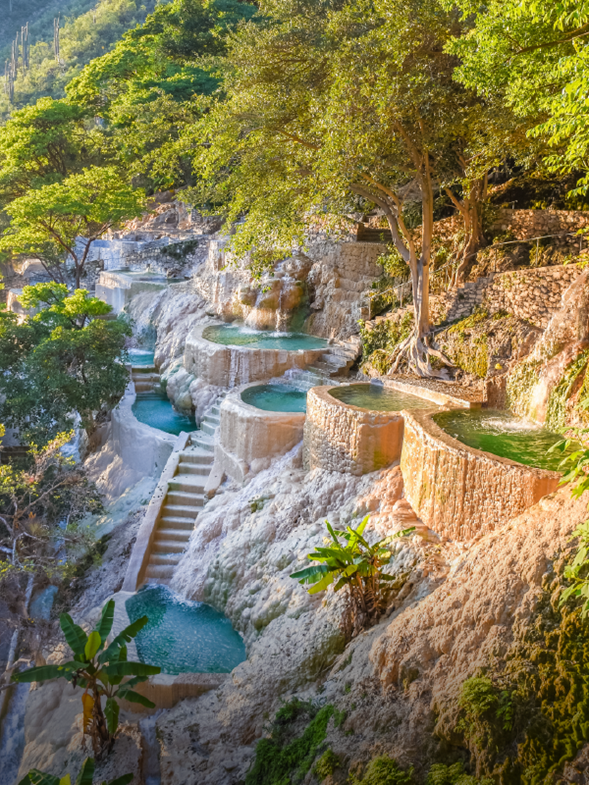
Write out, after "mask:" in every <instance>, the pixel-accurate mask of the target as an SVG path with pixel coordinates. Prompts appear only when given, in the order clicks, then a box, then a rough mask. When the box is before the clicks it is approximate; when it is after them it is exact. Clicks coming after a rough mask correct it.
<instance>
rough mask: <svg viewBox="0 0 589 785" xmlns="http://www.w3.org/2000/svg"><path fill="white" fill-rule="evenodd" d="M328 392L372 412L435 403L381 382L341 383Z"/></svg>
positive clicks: (392, 410)
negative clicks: (385, 385)
mask: <svg viewBox="0 0 589 785" xmlns="http://www.w3.org/2000/svg"><path fill="white" fill-rule="evenodd" d="M329 394H330V395H331V396H332V397H333V398H335V399H336V400H337V401H341V402H342V403H347V404H348V405H350V406H358V407H359V408H360V409H367V410H369V411H373V412H400V411H402V410H403V409H431V408H432V407H435V404H434V403H432V402H431V401H426V400H425V399H424V398H418V397H417V396H416V395H411V394H410V393H405V392H398V391H397V390H393V389H391V388H390V387H384V386H383V385H381V384H370V383H364V384H342V385H341V386H340V387H333V388H332V389H331V390H330V391H329Z"/></svg>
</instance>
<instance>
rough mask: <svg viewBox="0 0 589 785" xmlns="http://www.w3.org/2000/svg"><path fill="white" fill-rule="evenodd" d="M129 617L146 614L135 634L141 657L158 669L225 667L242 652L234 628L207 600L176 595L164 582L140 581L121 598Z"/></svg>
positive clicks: (234, 662) (222, 670)
mask: <svg viewBox="0 0 589 785" xmlns="http://www.w3.org/2000/svg"><path fill="white" fill-rule="evenodd" d="M126 607H127V613H128V614H129V618H130V620H131V621H132V622H134V621H136V620H137V619H139V618H141V616H148V617H149V623H148V624H147V625H146V626H145V627H144V628H143V629H142V630H141V632H140V633H139V635H137V637H136V638H135V642H136V644H137V653H138V654H139V659H140V660H141V661H142V662H146V663H148V664H150V665H159V667H160V668H161V669H162V672H163V673H172V674H176V673H229V672H230V671H232V670H233V668H235V667H236V665H239V663H240V662H243V661H244V660H245V658H246V654H245V646H244V644H243V641H242V639H241V636H240V635H239V633H237V632H236V631H235V630H234V629H233V627H232V626H231V622H230V621H229V619H227V618H225V616H223V614H222V613H219V612H218V611H216V610H215V609H214V608H212V607H211V606H210V605H205V604H204V603H203V602H191V601H190V600H185V599H183V598H182V597H179V596H178V595H177V594H175V593H174V592H173V591H172V590H171V589H169V588H168V587H167V586H145V587H144V588H143V589H141V590H140V591H138V592H137V594H134V595H133V596H132V597H129V599H128V600H127V602H126Z"/></svg>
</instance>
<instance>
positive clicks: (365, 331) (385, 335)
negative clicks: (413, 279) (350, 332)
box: [360, 311, 414, 376]
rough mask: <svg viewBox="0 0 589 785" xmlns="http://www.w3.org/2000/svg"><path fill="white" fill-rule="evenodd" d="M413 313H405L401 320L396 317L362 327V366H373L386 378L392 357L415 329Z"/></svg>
mask: <svg viewBox="0 0 589 785" xmlns="http://www.w3.org/2000/svg"><path fill="white" fill-rule="evenodd" d="M413 324H414V316H413V313H412V311H405V312H404V313H403V314H402V315H401V318H398V317H397V318H395V317H394V316H392V317H390V318H388V319H383V320H382V321H380V322H376V323H375V324H373V325H371V326H370V329H369V328H368V327H367V326H366V325H363V326H361V327H360V337H361V338H362V358H363V360H362V364H363V365H368V364H369V365H371V366H372V367H373V368H374V369H375V370H376V371H377V372H378V374H379V375H380V376H385V375H386V373H387V372H388V370H389V369H390V367H391V359H390V356H391V354H392V352H393V350H394V349H395V347H396V346H398V345H399V344H400V343H401V342H402V341H404V340H405V338H407V337H408V336H409V335H411V331H412V329H413Z"/></svg>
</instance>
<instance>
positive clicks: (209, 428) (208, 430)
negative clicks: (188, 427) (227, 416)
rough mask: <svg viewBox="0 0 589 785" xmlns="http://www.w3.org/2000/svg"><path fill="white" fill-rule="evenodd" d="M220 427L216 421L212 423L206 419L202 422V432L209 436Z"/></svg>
mask: <svg viewBox="0 0 589 785" xmlns="http://www.w3.org/2000/svg"><path fill="white" fill-rule="evenodd" d="M218 427H219V426H218V425H215V423H210V422H206V420H203V421H202V422H201V424H200V432H201V433H202V434H207V436H214V435H215V431H216V430H217V428H218Z"/></svg>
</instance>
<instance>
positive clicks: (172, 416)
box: [131, 392, 196, 436]
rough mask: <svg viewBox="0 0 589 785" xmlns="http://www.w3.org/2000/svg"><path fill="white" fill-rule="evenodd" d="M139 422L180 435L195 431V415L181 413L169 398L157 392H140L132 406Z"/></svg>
mask: <svg viewBox="0 0 589 785" xmlns="http://www.w3.org/2000/svg"><path fill="white" fill-rule="evenodd" d="M131 408H132V410H133V414H134V415H135V417H137V419H138V420H139V422H142V423H145V424H146V425H151V427H152V428H159V430H160V431H165V432H166V433H172V434H175V435H176V436H178V434H179V433H180V432H181V431H194V430H196V425H195V423H194V417H189V416H188V415H186V414H180V412H177V411H176V409H174V407H173V406H172V404H171V403H170V401H169V400H168V399H167V398H164V397H163V396H162V395H159V394H158V393H156V392H149V393H139V395H137V397H136V398H135V403H134V404H133V406H132V407H131Z"/></svg>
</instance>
